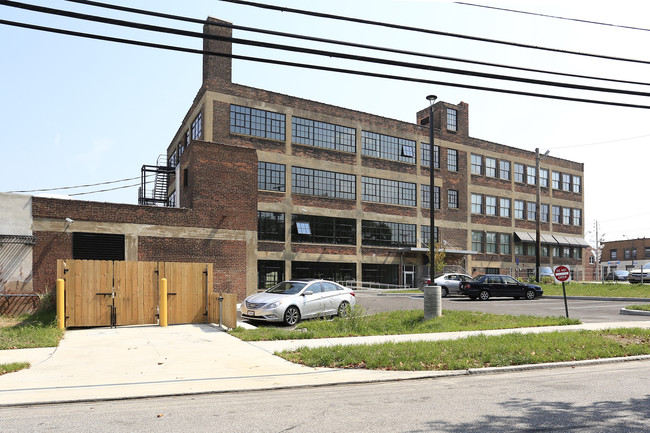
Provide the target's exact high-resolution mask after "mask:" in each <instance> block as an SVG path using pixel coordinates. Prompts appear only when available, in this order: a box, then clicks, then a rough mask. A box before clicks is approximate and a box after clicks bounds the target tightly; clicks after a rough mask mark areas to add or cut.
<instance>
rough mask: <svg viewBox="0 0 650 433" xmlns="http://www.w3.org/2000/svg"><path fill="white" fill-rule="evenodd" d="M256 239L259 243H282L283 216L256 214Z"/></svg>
mask: <svg viewBox="0 0 650 433" xmlns="http://www.w3.org/2000/svg"><path fill="white" fill-rule="evenodd" d="M257 239H258V240H260V241H280V242H283V241H284V214H283V213H278V212H263V211H258V212H257Z"/></svg>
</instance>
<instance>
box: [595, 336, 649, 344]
mask: <svg viewBox="0 0 650 433" xmlns="http://www.w3.org/2000/svg"><path fill="white" fill-rule="evenodd" d="M603 337H605V338H609V339H610V340H614V341H616V342H618V343H619V344H621V345H628V344H650V338H647V337H639V336H636V335H616V334H614V335H612V334H605V335H603Z"/></svg>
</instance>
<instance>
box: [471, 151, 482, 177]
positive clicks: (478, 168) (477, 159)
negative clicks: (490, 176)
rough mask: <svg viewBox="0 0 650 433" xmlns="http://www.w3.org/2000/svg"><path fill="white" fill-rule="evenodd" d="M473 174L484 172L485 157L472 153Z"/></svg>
mask: <svg viewBox="0 0 650 433" xmlns="http://www.w3.org/2000/svg"><path fill="white" fill-rule="evenodd" d="M471 158H472V174H483V157H482V156H481V155H474V154H472V156H471Z"/></svg>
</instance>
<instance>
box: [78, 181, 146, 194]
mask: <svg viewBox="0 0 650 433" xmlns="http://www.w3.org/2000/svg"><path fill="white" fill-rule="evenodd" d="M147 183H153V182H147ZM135 186H141V185H140V184H139V183H134V184H133V185H125V186H117V187H115V188H107V189H99V190H96V191H88V192H77V193H74V194H68V195H69V196H71V197H72V196H77V195H88V194H97V193H98V192H107V191H115V190H117V189H126V188H133V187H135Z"/></svg>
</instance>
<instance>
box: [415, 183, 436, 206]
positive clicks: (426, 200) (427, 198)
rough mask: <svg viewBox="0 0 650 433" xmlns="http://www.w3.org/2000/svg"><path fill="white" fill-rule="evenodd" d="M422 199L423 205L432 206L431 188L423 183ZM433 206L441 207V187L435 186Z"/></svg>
mask: <svg viewBox="0 0 650 433" xmlns="http://www.w3.org/2000/svg"><path fill="white" fill-rule="evenodd" d="M421 191H422V200H421V201H420V203H421V205H422V207H423V208H425V209H429V208H430V207H431V188H429V185H422V189H421ZM433 208H434V209H440V187H439V186H434V187H433Z"/></svg>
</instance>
